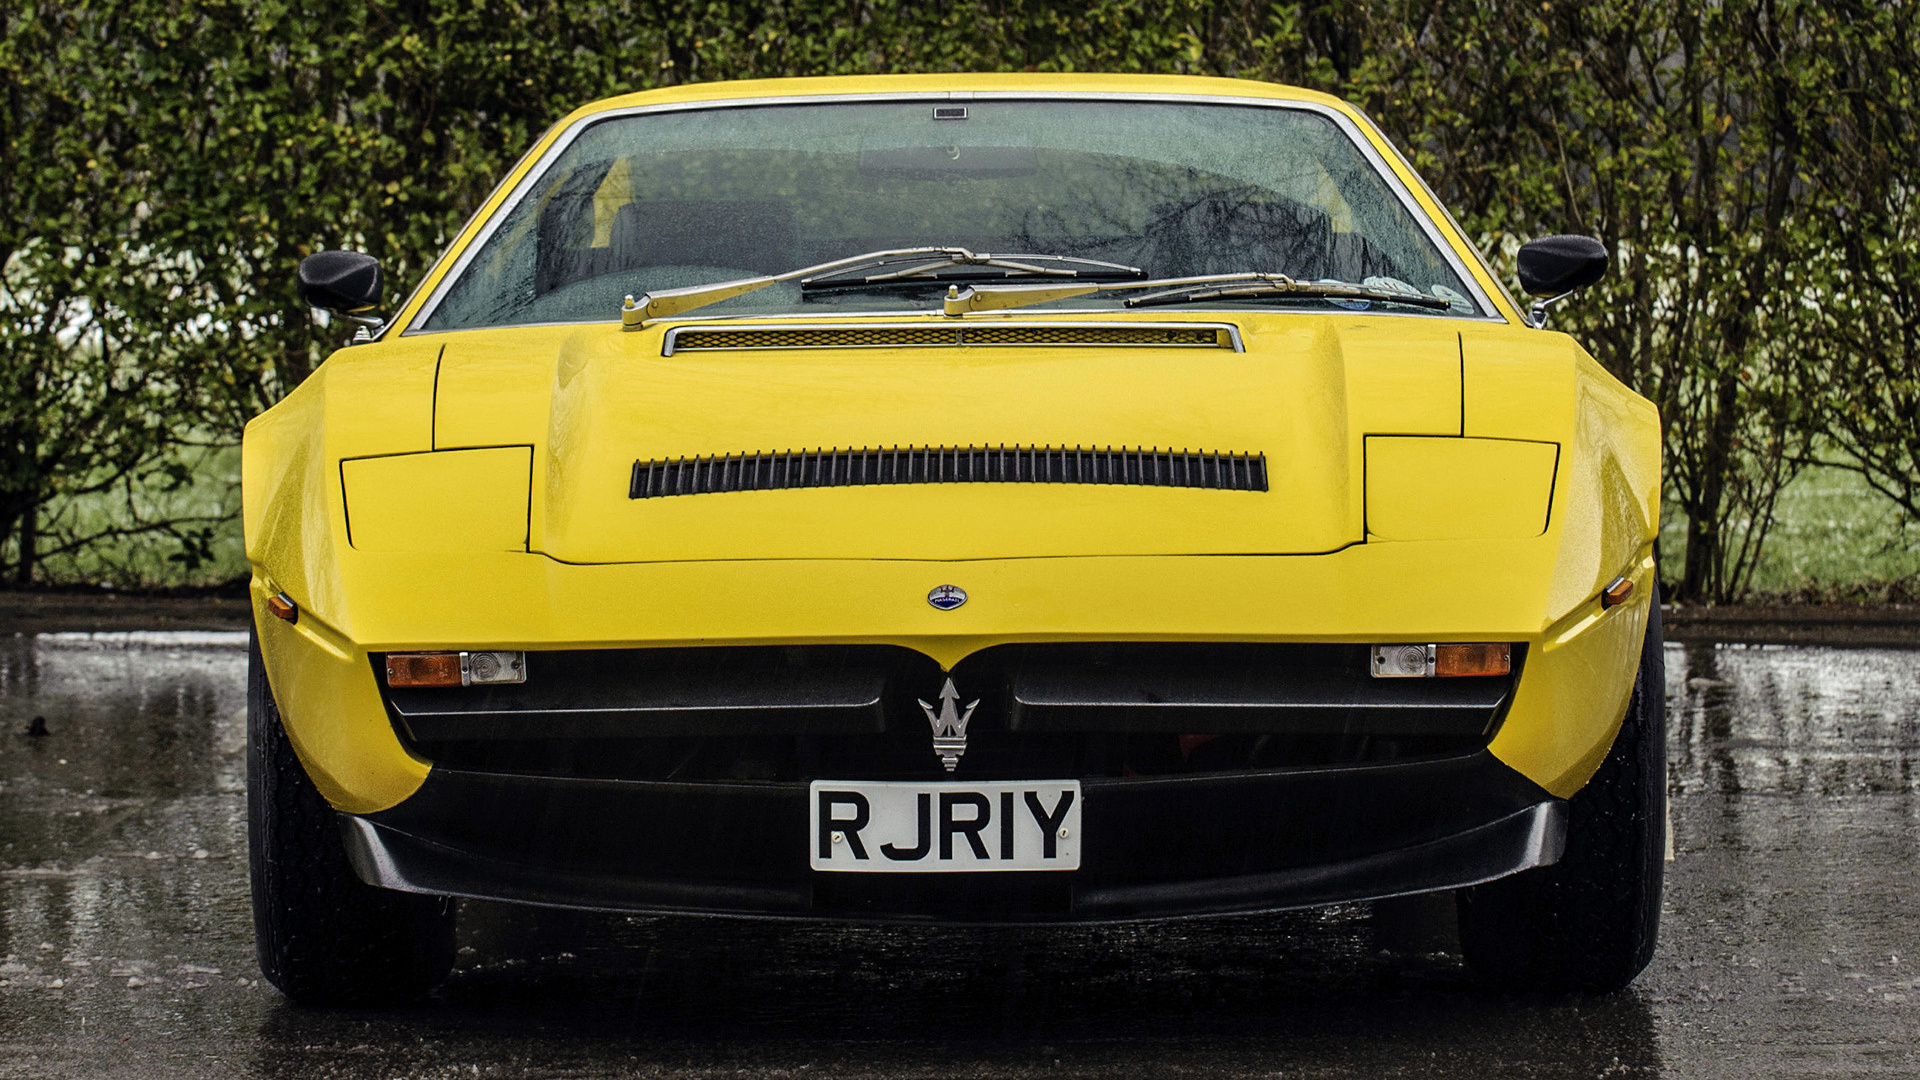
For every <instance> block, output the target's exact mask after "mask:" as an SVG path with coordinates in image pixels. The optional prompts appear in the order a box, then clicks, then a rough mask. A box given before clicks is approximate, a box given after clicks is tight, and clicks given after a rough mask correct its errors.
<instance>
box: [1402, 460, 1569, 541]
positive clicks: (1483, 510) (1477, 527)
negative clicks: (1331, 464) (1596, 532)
mask: <svg viewBox="0 0 1920 1080" xmlns="http://www.w3.org/2000/svg"><path fill="white" fill-rule="evenodd" d="M1559 458H1560V445H1559V444H1558V443H1548V442H1523V441H1520V440H1517V439H1479V438H1464V439H1463V438H1451V439H1434V438H1408V437H1406V436H1398V435H1375V436H1371V437H1369V438H1368V439H1367V538H1368V539H1369V540H1372V539H1379V540H1518V539H1524V538H1525V537H1529V536H1539V535H1540V534H1541V533H1542V532H1544V531H1546V528H1547V502H1548V500H1549V499H1550V498H1551V496H1552V494H1553V472H1554V465H1555V464H1556V463H1557V462H1558V461H1559Z"/></svg>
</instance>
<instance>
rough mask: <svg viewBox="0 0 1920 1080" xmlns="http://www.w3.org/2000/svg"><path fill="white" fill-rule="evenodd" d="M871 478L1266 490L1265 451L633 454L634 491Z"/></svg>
mask: <svg viewBox="0 0 1920 1080" xmlns="http://www.w3.org/2000/svg"><path fill="white" fill-rule="evenodd" d="M868 484H1128V485H1134V486H1139V487H1181V488H1208V489H1212V490H1216V491H1265V490H1267V456H1266V455H1265V454H1257V453H1248V454H1236V453H1227V452H1218V451H1190V450H1159V449H1152V450H1149V449H1139V448H1137V449H1132V450H1129V449H1126V448H1124V447H1122V448H1120V449H1117V450H1116V449H1114V448H1112V447H1108V448H1106V449H1086V448H1082V447H1077V446H1076V447H1065V446H1061V447H1053V446H921V447H893V448H889V449H869V448H866V447H861V448H859V449H848V450H838V449H835V450H789V451H783V452H778V453H757V454H741V455H738V456H734V455H724V456H721V457H694V458H675V459H673V460H671V461H636V462H634V463H633V485H632V487H631V489H630V490H629V491H628V493H627V494H628V497H629V498H634V499H651V498H657V497H660V496H664V495H711V494H715V493H718V492H725V491H778V490H782V489H785V488H816V487H852V486H856V485H868Z"/></svg>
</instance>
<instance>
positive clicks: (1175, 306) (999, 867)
mask: <svg viewBox="0 0 1920 1080" xmlns="http://www.w3.org/2000/svg"><path fill="white" fill-rule="evenodd" d="M1606 265H1607V251H1606V249H1605V248H1604V247H1603V246H1602V245H1601V244H1599V243H1598V242H1597V241H1594V240H1591V239H1587V238H1584V237H1577V236H1553V237H1544V238H1541V239H1538V240H1535V241H1533V242H1531V243H1529V244H1527V245H1525V246H1524V247H1522V248H1520V249H1519V252H1518V255H1517V270H1518V273H1517V277H1518V281H1519V283H1520V285H1521V290H1520V291H1521V292H1523V293H1525V294H1529V295H1531V296H1534V297H1537V298H1538V301H1537V302H1534V303H1531V304H1529V305H1528V306H1522V304H1521V303H1520V302H1517V301H1516V300H1515V298H1514V296H1513V294H1511V293H1509V292H1508V291H1507V289H1506V288H1505V286H1504V285H1503V284H1502V281H1501V275H1500V273H1499V272H1498V271H1496V269H1495V267H1493V266H1492V265H1490V264H1489V263H1488V261H1487V260H1486V259H1484V258H1483V257H1482V255H1481V254H1480V253H1479V251H1477V250H1476V248H1475V246H1474V244H1473V243H1472V242H1471V241H1470V239H1469V238H1468V237H1467V236H1466V235H1465V234H1464V233H1463V232H1462V230H1461V229H1460V227H1459V226H1458V225H1457V224H1455V222H1454V221H1453V220H1452V219H1451V217H1450V216H1449V215H1448V213H1447V211H1446V210H1445V209H1444V208H1443V207H1442V206H1441V205H1440V203H1439V202H1438V201H1437V200H1436V198H1435V196H1434V194H1433V192H1432V190H1430V189H1429V188H1428V187H1427V185H1426V184H1425V183H1423V182H1422V180H1421V179H1420V177H1418V176H1417V175H1416V174H1415V173H1414V172H1413V170H1412V168H1411V167H1410V166H1409V164H1408V162H1407V159H1406V158H1405V157H1404V156H1402V154H1401V153H1399V152H1398V151H1397V150H1396V149H1395V148H1394V146H1393V144H1392V143H1390V142H1389V141H1388V139H1387V138H1386V137H1385V136H1384V135H1383V134H1382V133H1381V131H1380V129H1379V128H1378V127H1376V126H1375V125H1374V123H1373V122H1372V121H1371V120H1369V119H1368V117H1367V116H1366V115H1364V114H1363V113H1362V112H1360V111H1359V110H1357V109H1355V108H1354V107H1352V106H1350V105H1348V104H1346V103H1344V102H1342V101H1339V100H1336V99H1334V98H1330V97H1326V96H1323V95H1320V94H1315V93H1311V92H1307V91H1303V90H1297V89H1293V88H1289V87H1283V86H1275V85H1269V84H1265V83H1255V82H1243V81H1234V80H1224V79H1201V78H1182V77H1120V76H1040V75H1002V76H985V75H981V76H970V75H938V76H900V77H869V78H835V79H809V80H790V81H768V82H743V83H713V84H705V85H695V86H685V87H677V88H673V89H668V90H660V91H653V92H648V93H641V94H635V95H632V96H628V97H621V98H615V99H613V100H609V101H603V102H599V103H596V104H593V105H589V106H587V107H585V108H582V109H580V110H579V111H578V112H575V113H574V114H572V115H570V116H568V117H567V118H565V119H564V120H562V121H561V122H560V123H558V124H557V125H555V126H554V127H553V128H552V130H550V131H549V132H547V133H546V134H545V135H544V136H543V137H542V138H541V139H540V140H539V141H538V143H537V144H536V145H535V146H534V147H533V148H532V149H531V150H530V151H529V152H528V153H527V154H526V156H525V158H524V159H523V160H521V161H520V162H519V164H518V165H517V166H516V167H515V168H514V169H513V170H512V171H511V172H510V173H509V174H508V175H507V176H506V177H505V178H504V180H503V181H502V182H501V184H500V185H499V187H498V189H497V190H495V191H494V193H493V194H492V195H491V197H489V198H488V199H487V200H486V202H485V203H484V204H483V205H482V206H481V207H480V209H479V211H478V212H477V213H476V214H475V215H474V216H473V219H472V220H471V221H470V222H469V223H467V225H466V226H465V227H464V228H463V229H461V230H460V231H459V232H458V234H457V235H455V236H454V237H453V239H452V241H451V243H450V244H449V245H448V246H447V248H446V251H445V253H444V254H443V256H442V257H441V258H440V260H439V262H438V263H437V264H435V265H434V266H433V267H432V268H431V269H430V270H429V271H428V272H427V273H426V274H425V276H424V277H423V278H422V279H421V280H420V282H419V284H418V287H417V288H416V289H415V290H414V292H413V294H412V295H411V297H409V298H408V299H407V300H405V302H404V303H401V304H399V305H398V307H397V308H396V309H393V310H391V312H390V314H385V315H383V314H376V312H380V311H381V306H380V305H381V294H382V280H381V270H380V267H379V265H378V263H377V262H375V261H374V260H373V259H372V258H371V257H369V256H367V255H365V254H362V253H359V252H352V251H324V252H320V253H318V254H315V255H312V256H310V257H309V258H307V259H306V260H305V261H304V262H303V263H302V264H301V266H300V268H299V289H300V293H301V296H302V297H303V299H304V300H305V301H306V302H307V303H308V304H310V305H312V306H313V307H315V308H319V309H322V310H323V311H325V312H331V313H332V314H331V315H324V316H318V317H322V318H330V319H351V320H356V321H358V322H360V323H361V324H362V328H361V329H360V331H359V332H358V333H357V334H356V335H355V338H356V340H355V341H354V343H352V344H351V345H348V346H346V347H344V348H342V349H340V350H339V351H338V352H337V353H335V354H334V355H332V356H331V357H330V358H328V359H327V360H326V361H325V362H324V363H323V364H322V365H321V366H320V367H319V368H318V369H317V370H316V371H315V373H314V374H313V375H312V376H311V377H310V378H308V379H307V380H306V381H305V382H303V383H302V384H301V385H299V386H298V387H297V388H296V389H294V390H293V391H292V392H291V393H289V394H288V395H287V396H286V398H285V399H284V400H282V401H281V402H280V403H279V404H277V405H275V406H274V407H273V408H271V409H269V410H268V411H267V412H266V413H264V414H263V415H261V416H259V417H258V418H256V419H254V420H253V421H252V422H251V423H250V424H248V425H247V429H246V436H245V450H244V489H245V529H246V551H247V557H248V560H249V562H250V564H251V571H252V585H251V591H252V602H253V609H254V613H255V623H256V633H255V647H254V649H253V652H252V664H251V676H250V687H249V690H250V692H249V698H248V708H249V728H248V731H249V750H248V754H249V757H248V763H249V768H248V796H249V826H250V841H251V843H250V854H251V864H252V888H253V893H252V896H253V905H254V918H255V927H256V931H257V934H258V941H259V952H260V959H261V964H262V967H263V970H264V971H265V973H266V975H267V977H268V978H269V979H270V980H271V981H272V982H273V983H274V985H276V986H278V987H279V988H280V989H281V990H282V991H283V992H285V993H286V994H287V995H288V996H290V997H291V998H293V999H295V1000H299V1001H307V1002H332V1003H349V1004H352V1003H367V1002H375V1001H380V1000H387V999H393V998H401V997H407V996H417V995H418V994H420V993H423V992H424V991H426V990H427V989H429V988H431V987H432V986H433V985H434V984H435V983H436V982H437V981H438V980H439V979H440V978H442V977H443V976H444V975H445V974H446V973H447V972H448V970H449V967H450V965H451V962H452V958H453V941H454V938H453V933H454V924H455V918H456V906H457V902H458V899H459V898H463V897H476V898H486V899H491V900H505V901H517V902H523V903H530V904H544V905H559V906H569V907H578V908H590V909H602V910H630V911H655V912H687V913H699V914H707V915H724V916H743V917H760V918H793V919H814V920H867V921H876V922H884V921H908V922H935V923H940V922H947V923H952V922H987V923H1042V922H1112V921H1125V920H1143V919H1165V918H1179V917H1195V916H1209V915H1223V914H1245V913H1257V912H1271V911H1278V910H1283V909H1290V908H1299V907H1308V906H1315V905H1326V904H1336V903H1346V902H1353V901H1363V900H1372V899H1378V898H1384V897H1390V896H1397V895H1403V894H1411V893H1424V892H1444V891H1450V892H1452V893H1454V894H1455V896H1456V897H1457V910H1458V912H1459V925H1460V946H1461V951H1462V953H1463V954H1464V957H1465V960H1466V962H1467V963H1468V965H1469V966H1470V967H1471V968H1472V969H1474V970H1475V971H1476V972H1478V973H1479V974H1480V975H1481V976H1482V977H1484V978H1485V979H1487V980H1488V981H1490V982H1491V983H1493V984H1496V985H1502V986H1515V987H1542V988H1561V989H1572V990H1583V991H1606V990H1609V989H1613V988H1617V987H1620V986H1622V985H1625V984H1626V983H1627V982H1628V981H1630V980H1631V979H1632V978H1633V977H1634V976H1635V975H1636V974H1637V973H1638V972H1639V971H1640V970H1641V968H1642V967H1644V966H1645V964H1646V963H1647V961H1648V958H1649V956H1650V954H1651V951H1652V949H1653V946H1654V941H1655V936H1656V932H1657V925H1658V917H1659V905H1660V889H1661V876H1662V862H1663V854H1664V838H1665V832H1664V824H1665V790H1666V789H1665V765H1664V751H1663V747H1664V727H1663V719H1662V708H1661V700H1662V696H1661V684H1662V674H1661V644H1660V641H1661V639H1660V626H1659V604H1658V598H1657V596H1656V593H1657V591H1658V587H1657V579H1656V577H1655V572H1654V559H1653V541H1654V538H1655V533H1656V527H1657V523H1658V511H1659V501H1660V427H1659V422H1658V418H1657V416H1656V414H1655V410H1654V408H1653V406H1652V405H1650V404H1649V403H1648V402H1647V401H1645V400H1643V399H1642V398H1640V397H1639V396H1637V395H1635V394H1634V393H1633V392H1632V391H1631V390H1629V389H1628V388H1627V387H1625V386H1623V385H1621V384H1620V383H1619V382H1618V381H1616V380H1615V379H1614V378H1613V377H1611V376H1610V375H1609V374H1608V373H1607V372H1606V370H1605V369H1604V368H1602V367H1601V366H1600V365H1599V364H1597V363H1596V362H1595V361H1594V360H1593V359H1592V358H1591V357H1590V356H1589V355H1588V354H1587V353H1586V352H1585V351H1584V350H1583V349H1582V348H1581V347H1580V346H1579V345H1578V344H1576V343H1575V342H1574V341H1573V340H1572V339H1571V338H1569V337H1568V336H1566V335H1564V334H1561V333H1557V332H1553V331H1550V330H1548V329H1546V328H1545V322H1546V313H1547V310H1548V305H1549V304H1550V303H1552V302H1553V301H1555V300H1558V299H1561V298H1564V297H1566V296H1568V295H1570V294H1573V293H1575V292H1577V291H1579V290H1581V289H1583V288H1585V287H1587V286H1590V285H1592V284H1594V283H1595V282H1596V281H1598V280H1600V278H1601V276H1602V274H1603V273H1604V271H1605V269H1606ZM333 325H335V326H340V325H343V324H342V323H339V322H335V323H333Z"/></svg>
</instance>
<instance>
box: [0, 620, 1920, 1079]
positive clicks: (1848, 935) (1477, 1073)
mask: <svg viewBox="0 0 1920 1080" xmlns="http://www.w3.org/2000/svg"><path fill="white" fill-rule="evenodd" d="M1667 660H1668V686H1667V691H1668V700H1669V702H1670V721H1671V725H1672V731H1673V742H1672V754H1671V756H1672V778H1673V789H1674V792H1675V799H1674V812H1673V817H1674V833H1675V848H1676V861H1675V862H1674V863H1673V864H1672V866H1671V867H1670V871H1671V876H1670V878H1669V884H1668V890H1667V910H1666V915H1665V927H1664V934H1663V940H1662V944H1661V949H1660V952H1659V954H1658V955H1657V956H1656V957H1655V959H1654V963H1653V966H1652V967H1651V968H1649V970H1648V971H1647V973H1646V974H1645V975H1643V976H1642V977H1641V980H1640V982H1639V983H1638V984H1636V986H1635V987H1634V988H1633V989H1631V990H1629V991H1627V992H1625V993H1622V994H1619V995H1616V996H1614V997H1611V998H1605V999H1571V1000H1565V999H1563V1000H1548V999H1526V998H1502V997H1498V996H1494V995H1489V994H1485V993H1483V992H1481V991H1479V990H1477V989H1476V988H1475V987H1474V986H1473V984H1472V983H1471V981H1470V980H1469V979H1468V978H1467V977H1466V975H1465V974H1464V972H1463V971H1462V970H1461V968H1460V965H1459V960H1458V957H1457V956H1455V955H1454V954H1453V953H1452V952H1451V951H1450V950H1451V948H1452V943H1451V936H1450V935H1451V932H1452V931H1451V926H1450V925H1449V911H1450V909H1449V907H1448V906H1447V905H1446V904H1445V903H1436V902H1433V901H1431V900H1413V901H1401V902H1396V903H1394V904H1387V905H1377V906H1374V905H1350V906H1346V907H1340V908H1333V909H1328V910H1325V911H1318V912H1304V913H1295V914H1291V915H1285V916H1277V917H1263V918H1241V919H1230V920H1211V921H1196V922H1183V923H1169V924H1157V925H1147V926H1126V927H1105V928H1090V929H1074V930H979V929H971V930H931V929H870V928H869V929H848V928H840V927H818V926H805V925H786V924H774V923H741V922H721V921H710V920H694V919H680V918H638V917H626V916H608V915H585V914H576V913H565V912H553V911H538V910H532V909H523V908H512V907H506V906H497V905H483V904H469V905H467V906H466V907H465V908H464V909H463V910H464V916H463V923H462V930H461V939H462V945H463V950H462V960H461V965H460V967H459V968H458V969H457V970H456V972H455V974H454V977H453V978H452V979H451V980H450V981H449V983H448V985H447V986H446V988H445V990H444V991H443V992H442V993H441V994H440V995H439V996H437V997H436V999H435V1000H434V1001H432V1002H431V1003H429V1004H428V1005H425V1006H423V1007H420V1008H416V1009H411V1010H406V1011H402V1012H392V1013H323V1012H312V1011H306V1010H300V1009H294V1008H291V1007H288V1006H287V1005H285V1004H284V1003H283V1002H282V1001H281V1000H280V999H279V997H278V996H277V995H276V994H274V992H273V991H272V990H271V988H269V987H266V986H265V985H263V984H261V983H259V982H258V981H257V972H256V971H255V970H254V967H253V959H252V934H251V926H250V924H249V921H248V916H247V892H246V876H245V858H246V849H245V839H244V828H243V821H242V816H241V814H242V799H243V797H244V792H243V789H244V784H243V760H242V741H243V737H244V736H243V730H242V720H243V711H244V699H243V698H244V695H243V690H244V675H245V664H246V654H245V638H244V636H243V635H232V634H179V633H176V634H166V635H159V634H154V635H140V634H133V635H128V634H114V635H85V634H50V635H41V636H38V637H30V636H16V637H12V638H0V958H3V959H0V1076H7V1077H12V1076H22V1077H26V1076H36V1077H37V1076H63V1077H65V1076H143V1077H145V1076H173V1075H179V1076H261V1077H309V1076H338V1077H369V1078H371V1077H395V1076H433V1077H441V1076H444V1077H455V1076H522V1075H534V1076H583V1077H584V1076H595V1077H597V1076H641V1075H645V1076H654V1075H662V1074H673V1075H682V1074H685V1075H715V1074H720V1073H726V1074H729V1075H735V1074H749V1075H763V1074H779V1075H789V1076H792V1075H807V1076H811V1075H849V1076H947V1075H956V1074H966V1075H979V1076H1024V1075H1029V1074H1045V1075H1074V1074H1114V1073H1125V1074H1127V1075H1174V1074H1181V1075H1190V1074H1199V1075H1214V1074H1222V1075H1263V1076H1264V1075H1285V1076H1366V1077H1373V1076H1398V1075H1408V1076H1474V1077H1482V1076H1582V1077H1595V1076H1607V1077H1611V1076H1639V1075H1648V1076H1651V1075H1666V1076H1726V1075H1740V1076H1747V1077H1758V1076H1782V1077H1785V1076H1795V1077H1798V1076H1803V1075H1809V1074H1821V1075H1915V1074H1917V1073H1920V973H1917V972H1916V967H1920V905H1917V904H1916V902H1915V900H1916V893H1917V892H1920V890H1917V889H1916V886H1920V873H1917V870H1920V828H1916V825H1917V824H1920V823H1917V822H1916V817H1917V816H1920V800H1917V799H1916V794H1917V793H1920V780H1916V777H1915V772H1914V764H1915V758H1916V754H1917V753H1920V653H1916V652H1907V651H1898V650H1867V649H1861V650H1844V649H1824V648H1777V647H1766V648H1746V647H1737V646H1714V645H1707V644H1689V645H1687V646H1684V647H1681V646H1672V647H1670V648H1669V650H1668V656H1667ZM34 717H42V718H44V723H45V727H46V729H47V732H48V733H47V734H46V735H44V736H37V737H36V736H29V735H26V734H24V732H26V731H27V730H28V728H29V727H30V726H32V724H33V719H34ZM1909 950H1912V954H1910V953H1909Z"/></svg>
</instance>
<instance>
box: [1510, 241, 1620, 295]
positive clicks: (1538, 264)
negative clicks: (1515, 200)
mask: <svg viewBox="0 0 1920 1080" xmlns="http://www.w3.org/2000/svg"><path fill="white" fill-rule="evenodd" d="M1606 274H1607V249H1606V245H1604V244H1602V243H1600V241H1598V240H1595V239H1594V238H1593V237H1591V236H1543V237H1540V238H1539V239H1538V240H1530V241H1528V242H1527V243H1526V244H1524V245H1522V246H1521V248H1520V287H1521V288H1523V289H1525V290H1526V291H1527V295H1528V296H1537V297H1541V298H1543V299H1544V298H1549V297H1555V296H1562V295H1565V294H1567V293H1570V292H1572V291H1574V290H1575V289H1584V288H1586V287H1587V286H1589V285H1592V284H1594V283H1595V282H1597V281H1599V280H1600V279H1601V278H1603V277H1605V276H1606Z"/></svg>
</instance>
